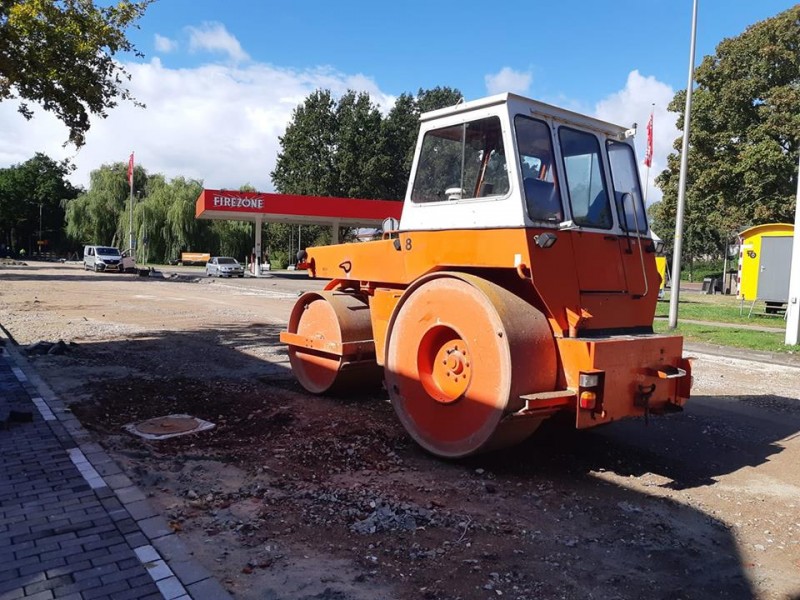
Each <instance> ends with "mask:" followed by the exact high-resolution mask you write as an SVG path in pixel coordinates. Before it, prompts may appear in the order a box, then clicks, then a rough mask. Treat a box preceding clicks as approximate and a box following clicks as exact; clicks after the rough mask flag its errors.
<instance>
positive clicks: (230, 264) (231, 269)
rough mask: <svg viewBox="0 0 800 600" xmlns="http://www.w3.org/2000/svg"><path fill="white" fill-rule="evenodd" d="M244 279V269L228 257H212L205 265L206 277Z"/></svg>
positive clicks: (236, 261)
mask: <svg viewBox="0 0 800 600" xmlns="http://www.w3.org/2000/svg"><path fill="white" fill-rule="evenodd" d="M212 275H216V276H217V277H233V276H234V275H235V276H236V277H244V267H242V265H240V264H239V261H238V260H236V259H235V258H231V257H230V256H212V257H211V260H209V261H208V262H207V263H206V276H207V277H211V276H212Z"/></svg>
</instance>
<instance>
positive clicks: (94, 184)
mask: <svg viewBox="0 0 800 600" xmlns="http://www.w3.org/2000/svg"><path fill="white" fill-rule="evenodd" d="M133 181H134V189H135V190H144V189H145V186H146V183H147V172H146V171H145V170H144V169H143V168H142V167H141V166H139V165H137V166H136V167H135V169H134V171H133ZM129 202H130V186H129V183H128V164H127V163H123V162H118V163H113V164H111V165H103V166H101V167H100V168H99V169H95V170H94V171H92V172H91V173H90V174H89V189H88V190H87V191H85V192H84V193H82V194H80V195H79V196H78V197H77V198H75V199H74V200H71V201H69V202H67V204H66V219H65V220H66V231H67V235H68V236H69V238H70V239H71V240H72V241H73V243H74V244H75V245H84V244H115V245H116V244H126V243H127V240H128V236H129V231H130V216H129V211H130V204H129Z"/></svg>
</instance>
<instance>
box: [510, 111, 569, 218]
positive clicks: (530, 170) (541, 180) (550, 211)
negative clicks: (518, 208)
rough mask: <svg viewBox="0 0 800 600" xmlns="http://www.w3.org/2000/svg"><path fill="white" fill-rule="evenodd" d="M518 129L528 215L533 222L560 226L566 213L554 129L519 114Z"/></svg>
mask: <svg viewBox="0 0 800 600" xmlns="http://www.w3.org/2000/svg"><path fill="white" fill-rule="evenodd" d="M514 129H515V130H516V136H517V149H518V151H519V167H520V172H521V173H522V190H523V194H524V196H525V206H526V207H527V209H528V216H529V217H530V218H531V220H533V221H548V222H553V223H560V222H561V221H563V220H564V213H563V210H562V207H561V206H562V205H561V194H560V193H559V191H558V185H557V183H556V181H557V180H556V174H555V168H554V163H555V161H554V160H553V142H552V140H551V138H550V128H549V127H548V126H547V123H544V122H542V121H537V120H536V119H531V118H529V117H524V116H522V115H517V116H516V117H515V118H514Z"/></svg>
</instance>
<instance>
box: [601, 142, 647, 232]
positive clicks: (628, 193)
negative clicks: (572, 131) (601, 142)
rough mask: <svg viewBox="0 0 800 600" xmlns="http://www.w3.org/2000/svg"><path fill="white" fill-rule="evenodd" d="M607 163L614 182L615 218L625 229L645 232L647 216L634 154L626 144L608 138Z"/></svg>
mask: <svg viewBox="0 0 800 600" xmlns="http://www.w3.org/2000/svg"><path fill="white" fill-rule="evenodd" d="M607 146H608V163H609V165H610V167H611V181H612V182H613V183H614V202H615V204H616V207H617V218H618V219H619V222H620V225H621V226H622V228H623V229H624V230H626V231H636V232H637V233H645V232H646V231H647V217H646V215H645V210H644V202H643V201H642V191H641V189H640V188H639V175H638V169H637V167H636V156H635V155H634V153H633V148H631V146H629V145H628V144H624V143H622V142H616V141H613V140H609V141H608V142H607Z"/></svg>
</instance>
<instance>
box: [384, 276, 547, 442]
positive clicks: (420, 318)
mask: <svg viewBox="0 0 800 600" xmlns="http://www.w3.org/2000/svg"><path fill="white" fill-rule="evenodd" d="M555 378H556V353H555V344H554V341H553V336H552V333H551V331H550V327H549V325H548V323H547V320H546V319H545V317H544V315H542V313H541V312H540V311H538V310H537V309H536V308H534V307H532V306H531V305H529V304H528V303H526V302H525V301H523V300H521V299H520V298H518V297H517V296H515V295H514V294H512V293H511V292H509V291H507V290H505V289H503V288H501V287H499V286H498V285H496V284H494V283H491V282H489V281H486V280H484V279H481V278H478V277H475V276H472V275H467V274H461V273H459V274H446V275H445V276H442V275H441V274H439V275H436V276H434V277H432V278H428V279H426V280H423V281H421V282H419V283H417V284H415V285H414V286H412V287H411V288H410V289H409V290H408V291H407V292H406V295H405V296H404V299H403V300H402V301H401V304H400V306H399V307H398V308H397V309H396V312H395V316H394V318H393V321H392V324H391V329H390V332H389V344H388V349H387V356H386V384H387V388H388V390H389V395H390V397H391V400H392V405H393V406H394V409H395V411H396V412H397V415H398V417H399V418H400V420H401V422H402V423H403V425H404V426H405V428H406V430H407V431H408V432H409V434H411V436H412V437H413V438H414V439H415V440H416V441H417V442H418V443H419V444H420V445H421V446H422V447H423V448H425V449H426V450H428V451H430V452H432V453H433V454H436V455H439V456H442V457H448V458H458V457H463V456H468V455H470V454H475V453H478V452H484V451H487V450H491V449H495V448H499V447H503V446H508V445H511V444H515V443H517V442H519V441H521V440H523V439H525V438H526V437H528V436H529V435H530V434H531V433H533V431H534V430H535V429H536V428H537V427H538V426H539V424H540V423H541V419H538V418H521V417H519V418H514V419H509V418H507V417H508V415H509V414H510V413H513V412H515V411H517V410H519V409H520V408H522V404H523V401H522V400H521V399H520V396H521V395H523V394H529V393H534V392H541V391H549V390H552V389H554V387H555Z"/></svg>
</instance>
